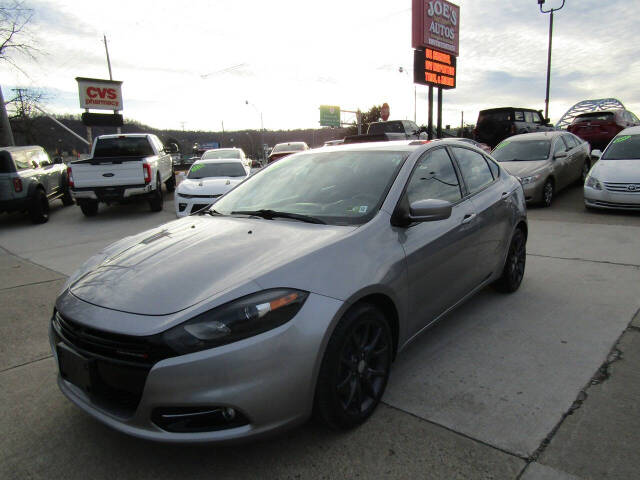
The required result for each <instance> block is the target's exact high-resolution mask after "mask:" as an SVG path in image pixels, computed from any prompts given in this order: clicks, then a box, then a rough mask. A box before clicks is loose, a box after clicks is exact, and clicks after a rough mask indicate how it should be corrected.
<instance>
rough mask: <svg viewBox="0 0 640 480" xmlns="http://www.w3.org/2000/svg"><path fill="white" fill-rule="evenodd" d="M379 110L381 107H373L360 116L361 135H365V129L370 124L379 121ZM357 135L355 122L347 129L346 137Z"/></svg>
mask: <svg viewBox="0 0 640 480" xmlns="http://www.w3.org/2000/svg"><path fill="white" fill-rule="evenodd" d="M380 110H382V105H374V106H373V107H371V108H370V109H369V110H368V111H366V112H362V113H361V114H360V115H361V117H362V133H367V128H368V127H369V124H370V123H373V122H379V121H380ZM357 133H358V126H357V125H356V124H355V122H354V123H353V125H352V126H350V127H347V135H356V134H357Z"/></svg>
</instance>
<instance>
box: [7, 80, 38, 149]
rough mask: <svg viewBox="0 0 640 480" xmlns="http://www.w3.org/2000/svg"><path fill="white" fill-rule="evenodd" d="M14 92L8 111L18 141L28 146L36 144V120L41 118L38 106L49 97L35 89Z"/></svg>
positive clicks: (19, 89) (8, 103)
mask: <svg viewBox="0 0 640 480" xmlns="http://www.w3.org/2000/svg"><path fill="white" fill-rule="evenodd" d="M12 91H13V93H14V95H13V98H12V99H11V100H9V101H8V102H7V110H8V112H9V118H10V119H11V123H12V124H13V130H14V133H15V136H16V140H17V141H18V142H19V143H25V144H28V145H30V144H33V143H36V142H37V136H38V135H37V134H38V129H37V127H36V122H35V118H36V117H39V116H40V112H39V111H38V110H37V108H36V106H37V105H39V104H40V103H42V102H43V101H44V100H46V99H47V95H46V94H45V93H44V92H43V91H42V90H39V89H33V88H14V89H13V90H12Z"/></svg>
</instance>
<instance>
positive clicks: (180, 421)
mask: <svg viewBox="0 0 640 480" xmlns="http://www.w3.org/2000/svg"><path fill="white" fill-rule="evenodd" d="M151 420H152V421H153V423H155V424H156V425H157V426H158V427H160V428H162V429H163V430H166V431H167V432H175V433H194V432H214V431H217V430H226V429H229V428H236V427H240V426H243V425H247V424H248V423H249V420H248V419H247V417H245V416H244V415H243V414H242V413H240V412H238V411H237V410H236V409H235V408H232V407H221V406H213V407H163V408H156V409H154V411H153V413H152V415H151Z"/></svg>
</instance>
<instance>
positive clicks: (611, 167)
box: [592, 160, 640, 183]
mask: <svg viewBox="0 0 640 480" xmlns="http://www.w3.org/2000/svg"><path fill="white" fill-rule="evenodd" d="M593 168H594V169H593V172H592V175H593V176H594V177H596V178H597V179H598V180H600V181H601V182H614V183H640V160H599V161H598V162H597V163H596V164H595V166H594V167H593Z"/></svg>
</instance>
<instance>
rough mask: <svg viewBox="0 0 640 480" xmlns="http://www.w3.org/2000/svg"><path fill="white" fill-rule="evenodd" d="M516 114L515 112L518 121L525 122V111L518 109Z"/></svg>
mask: <svg viewBox="0 0 640 480" xmlns="http://www.w3.org/2000/svg"><path fill="white" fill-rule="evenodd" d="M514 114H515V121H516V122H524V112H521V111H520V110H516V111H515V112H514Z"/></svg>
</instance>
